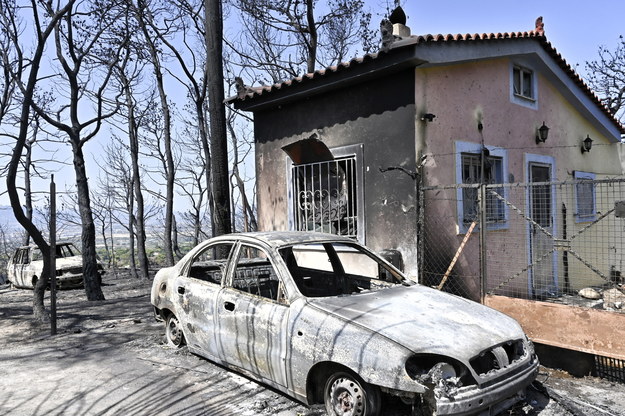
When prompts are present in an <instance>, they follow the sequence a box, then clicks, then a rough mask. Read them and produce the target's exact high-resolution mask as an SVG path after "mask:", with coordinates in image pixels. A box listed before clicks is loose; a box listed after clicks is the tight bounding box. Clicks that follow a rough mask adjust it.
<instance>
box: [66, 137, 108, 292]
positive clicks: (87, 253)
mask: <svg viewBox="0 0 625 416" xmlns="http://www.w3.org/2000/svg"><path fill="white" fill-rule="evenodd" d="M70 141H71V143H72V151H73V153H74V159H73V162H74V172H75V174H76V191H77V196H78V211H79V213H80V221H81V224H82V232H81V242H82V267H83V279H84V281H85V293H86V294H87V300H90V301H91V300H104V294H103V293H102V288H101V287H100V282H99V279H98V268H97V254H96V245H95V235H96V233H95V223H94V221H93V212H91V198H90V196H89V183H88V181H87V170H86V169H85V158H84V156H83V153H82V147H81V146H80V145H79V144H78V143H79V142H80V139H79V138H78V137H72V138H70Z"/></svg>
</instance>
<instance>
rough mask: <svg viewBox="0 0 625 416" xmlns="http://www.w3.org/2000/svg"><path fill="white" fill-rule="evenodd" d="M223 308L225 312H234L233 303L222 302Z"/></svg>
mask: <svg viewBox="0 0 625 416" xmlns="http://www.w3.org/2000/svg"><path fill="white" fill-rule="evenodd" d="M224 308H226V310H227V311H230V312H232V311H233V310H234V303H232V302H228V301H226V302H224Z"/></svg>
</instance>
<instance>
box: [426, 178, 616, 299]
mask: <svg viewBox="0 0 625 416" xmlns="http://www.w3.org/2000/svg"><path fill="white" fill-rule="evenodd" d="M421 200H422V202H423V206H422V209H423V211H422V212H423V215H422V217H421V218H422V226H421V229H422V239H421V253H423V255H422V258H421V262H422V264H421V270H422V281H423V283H424V284H427V285H430V286H436V287H440V288H441V289H443V290H446V291H449V292H452V293H455V294H458V295H461V296H464V297H467V298H471V299H479V298H480V295H482V294H484V293H488V294H496V295H503V296H509V297H517V298H525V299H536V300H544V301H551V302H560V303H564V304H574V305H580V306H589V307H594V308H603V309H606V310H612V311H625V293H624V291H623V283H624V281H623V280H624V279H623V278H624V276H622V272H623V267H624V266H625V264H623V263H624V254H625V180H614V179H610V180H608V179H604V180H591V179H577V180H575V181H569V182H533V183H515V184H489V185H479V184H476V185H454V186H436V187H424V188H423V189H422V198H421ZM482 223H484V224H486V227H485V229H484V230H482V227H481V224H482Z"/></svg>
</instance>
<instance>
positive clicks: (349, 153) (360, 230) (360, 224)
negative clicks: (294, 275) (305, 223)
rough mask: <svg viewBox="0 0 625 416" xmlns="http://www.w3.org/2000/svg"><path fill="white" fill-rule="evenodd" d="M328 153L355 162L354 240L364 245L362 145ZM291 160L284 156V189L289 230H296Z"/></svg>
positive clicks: (332, 149)
mask: <svg viewBox="0 0 625 416" xmlns="http://www.w3.org/2000/svg"><path fill="white" fill-rule="evenodd" d="M329 150H330V152H332V156H334V157H335V158H337V159H338V158H349V157H353V158H354V160H355V175H356V178H355V181H356V183H355V186H356V206H357V213H356V224H357V229H356V235H357V237H356V239H357V241H358V242H359V243H361V244H366V239H365V238H366V233H365V228H366V224H365V218H366V217H365V197H364V189H365V183H364V173H363V163H364V159H363V156H364V145H363V144H353V145H348V146H341V147H335V148H330V149H329ZM293 166H295V165H294V164H293V160H291V158H290V157H288V156H286V179H287V181H286V187H287V197H288V203H289V208H288V224H289V230H292V231H294V230H297V227H296V223H297V221H296V219H295V213H294V212H293V206H294V195H293Z"/></svg>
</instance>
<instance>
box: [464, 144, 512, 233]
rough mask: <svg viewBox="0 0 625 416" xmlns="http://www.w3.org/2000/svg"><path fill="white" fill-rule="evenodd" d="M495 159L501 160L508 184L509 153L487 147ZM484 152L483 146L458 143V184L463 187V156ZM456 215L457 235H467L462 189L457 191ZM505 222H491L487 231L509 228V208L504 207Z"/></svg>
mask: <svg viewBox="0 0 625 416" xmlns="http://www.w3.org/2000/svg"><path fill="white" fill-rule="evenodd" d="M485 147H486V149H488V151H489V153H490V155H491V156H493V157H497V158H500V159H501V176H502V179H503V183H504V184H505V183H508V151H507V150H506V149H504V148H501V147H496V146H485ZM481 151H482V145H481V144H479V143H471V142H462V141H456V183H457V184H458V185H461V184H462V183H463V182H462V154H463V153H465V154H466V153H472V154H477V155H479V154H480V153H481ZM502 196H503V197H504V199H508V187H506V186H504V187H503V195H502ZM456 200H457V201H458V202H457V204H456V213H457V220H458V224H457V233H458V234H466V233H467V231H468V229H469V225H468V224H465V223H464V205H463V197H462V188H458V189H457V190H456ZM503 209H504V220H503V221H499V222H491V223H488V222H487V224H486V229H487V230H506V229H508V227H509V221H508V220H509V218H510V217H509V213H508V206H507V205H504V208H503Z"/></svg>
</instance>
